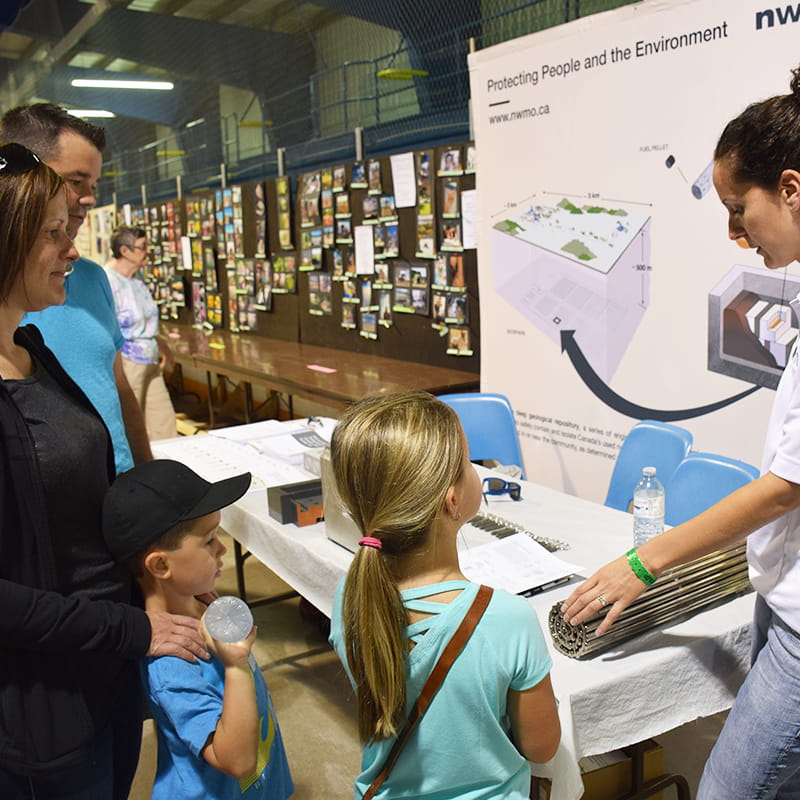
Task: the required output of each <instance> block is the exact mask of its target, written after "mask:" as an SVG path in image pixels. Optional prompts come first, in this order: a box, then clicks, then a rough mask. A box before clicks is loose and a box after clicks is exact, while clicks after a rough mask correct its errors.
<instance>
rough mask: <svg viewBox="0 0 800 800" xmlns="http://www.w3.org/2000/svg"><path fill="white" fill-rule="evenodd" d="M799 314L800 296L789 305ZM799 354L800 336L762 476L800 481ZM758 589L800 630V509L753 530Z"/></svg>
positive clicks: (780, 392) (779, 396)
mask: <svg viewBox="0 0 800 800" xmlns="http://www.w3.org/2000/svg"><path fill="white" fill-rule="evenodd" d="M790 305H791V307H792V309H793V310H794V312H795V314H796V315H798V318H800V294H799V295H798V296H797V297H796V298H795V299H794V300H792V301H791V303H790ZM799 359H800V353H798V349H797V340H795V343H794V344H793V345H792V351H791V353H790V355H789V361H788V363H787V365H786V369H785V370H784V372H783V375H782V376H781V380H780V383H779V384H778V389H777V391H776V393H775V401H774V403H773V406H772V414H771V415H770V420H769V427H768V428H767V439H766V442H765V443H764V458H763V460H762V462H761V472H762V474H763V473H765V472H767V471H769V472H772V473H773V474H774V475H777V476H778V477H779V478H783V479H784V480H787V481H791V482H792V483H798V484H800V365H798V360H799ZM747 560H748V563H749V566H750V580H751V582H752V584H753V588H755V590H756V591H757V592H758V593H759V594H760V595H762V597H764V598H765V600H766V601H767V603H768V605H769V607H770V608H771V609H772V610H773V611H774V612H775V613H776V614H777V615H778V616H779V617H780V618H781V619H782V620H783V621H784V622H786V623H787V624H788V625H789V626H791V627H792V628H793V629H794V630H795V631H798V632H800V508H796V509H795V510H794V511H790V512H789V513H788V514H784V516H782V517H779V518H778V519H776V520H775V521H774V522H771V523H769V525H765V526H764V527H763V528H760V529H759V530H757V531H754V532H753V533H751V534H750V536H749V537H748V538H747Z"/></svg>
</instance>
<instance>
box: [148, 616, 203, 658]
mask: <svg viewBox="0 0 800 800" xmlns="http://www.w3.org/2000/svg"><path fill="white" fill-rule="evenodd" d="M145 613H146V614H147V618H148V619H149V620H150V649H149V650H148V651H147V655H148V656H177V657H178V658H182V659H183V660H184V661H191V662H192V663H194V662H195V661H197V659H198V658H202V659H203V660H204V661H208V659H209V658H211V655H210V653H209V652H208V648H207V647H206V643H205V640H204V638H203V634H202V632H201V629H200V621H199V620H196V619H193V618H192V617H186V616H183V615H180V614H168V613H167V612H166V611H147V612H145Z"/></svg>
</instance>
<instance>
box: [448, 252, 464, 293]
mask: <svg viewBox="0 0 800 800" xmlns="http://www.w3.org/2000/svg"><path fill="white" fill-rule="evenodd" d="M446 258H447V285H448V286H451V287H452V288H454V289H464V288H466V285H467V284H466V280H465V278H464V256H463V255H462V254H461V253H448V254H447V256H446Z"/></svg>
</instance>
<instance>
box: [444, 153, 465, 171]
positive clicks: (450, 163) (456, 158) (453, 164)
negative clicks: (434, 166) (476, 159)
mask: <svg viewBox="0 0 800 800" xmlns="http://www.w3.org/2000/svg"><path fill="white" fill-rule="evenodd" d="M463 171H464V170H463V167H462V166H461V148H459V147H453V148H450V149H448V150H443V151H442V155H441V159H440V161H439V174H440V175H460V174H461V173H462V172H463Z"/></svg>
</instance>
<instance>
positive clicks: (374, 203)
mask: <svg viewBox="0 0 800 800" xmlns="http://www.w3.org/2000/svg"><path fill="white" fill-rule="evenodd" d="M361 208H362V210H363V214H364V222H377V221H378V212H379V211H380V204H379V202H378V198H377V197H375V196H374V195H371V194H368V195H367V196H366V197H365V198H364V199H363V200H362V201H361Z"/></svg>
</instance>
